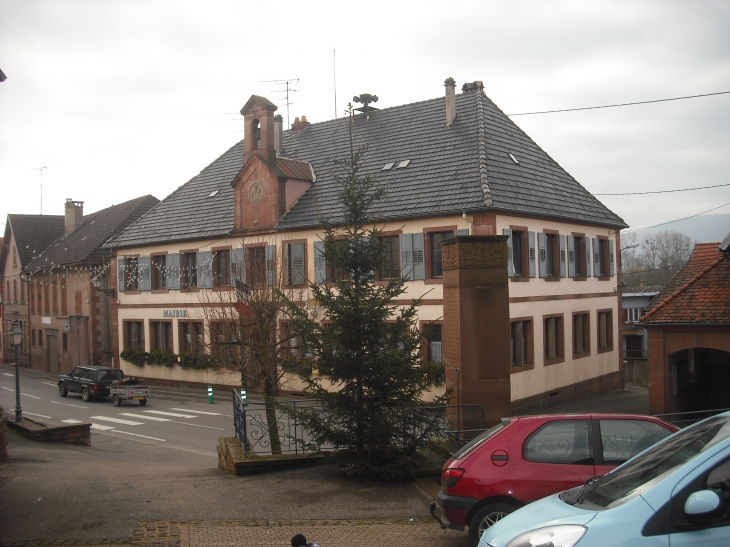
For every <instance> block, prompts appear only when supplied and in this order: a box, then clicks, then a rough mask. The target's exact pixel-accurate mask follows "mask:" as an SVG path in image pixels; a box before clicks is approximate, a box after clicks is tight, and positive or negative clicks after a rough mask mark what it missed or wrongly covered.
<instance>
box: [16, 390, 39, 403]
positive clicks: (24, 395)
mask: <svg viewBox="0 0 730 547" xmlns="http://www.w3.org/2000/svg"><path fill="white" fill-rule="evenodd" d="M20 394H21V395H22V396H23V397H30V398H32V399H38V400H39V401H40V399H41V398H40V397H36V396H35V395H28V394H27V393H23V392H21V393H20Z"/></svg>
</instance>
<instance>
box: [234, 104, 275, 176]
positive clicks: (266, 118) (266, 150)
mask: <svg viewBox="0 0 730 547" xmlns="http://www.w3.org/2000/svg"><path fill="white" fill-rule="evenodd" d="M277 108H278V107H277V106H276V105H275V104H274V103H272V102H271V101H269V100H268V99H267V98H265V97H260V96H259V95H251V98H250V99H249V100H248V102H247V103H246V104H245V105H244V106H243V108H242V109H241V115H242V116H243V123H244V130H243V137H244V140H243V163H244V164H245V163H246V162H247V161H248V160H249V159H250V158H251V156H253V155H257V156H261V157H262V158H264V159H268V160H273V159H275V158H276V148H275V145H274V112H276V109H277Z"/></svg>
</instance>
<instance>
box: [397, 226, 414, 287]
mask: <svg viewBox="0 0 730 547" xmlns="http://www.w3.org/2000/svg"><path fill="white" fill-rule="evenodd" d="M400 268H401V275H402V276H403V279H413V234H401V236H400Z"/></svg>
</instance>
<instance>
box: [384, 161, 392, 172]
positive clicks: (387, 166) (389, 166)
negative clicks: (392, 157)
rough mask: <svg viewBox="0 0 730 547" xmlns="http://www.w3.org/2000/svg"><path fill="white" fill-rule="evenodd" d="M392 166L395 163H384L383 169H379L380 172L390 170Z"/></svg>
mask: <svg viewBox="0 0 730 547" xmlns="http://www.w3.org/2000/svg"><path fill="white" fill-rule="evenodd" d="M394 165H395V162H392V161H391V162H390V163H386V164H385V165H383V168H382V169H381V171H387V170H388V169H392V168H393V166H394Z"/></svg>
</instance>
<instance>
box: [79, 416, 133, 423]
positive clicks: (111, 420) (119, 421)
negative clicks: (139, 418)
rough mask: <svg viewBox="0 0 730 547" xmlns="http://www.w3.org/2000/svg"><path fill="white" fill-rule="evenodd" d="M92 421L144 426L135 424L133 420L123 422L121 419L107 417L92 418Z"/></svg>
mask: <svg viewBox="0 0 730 547" xmlns="http://www.w3.org/2000/svg"><path fill="white" fill-rule="evenodd" d="M89 419H90V420H101V421H102V422H114V423H117V424H124V425H144V423H143V422H133V421H131V420H121V419H119V418H107V417H106V416H91V417H90V418H89Z"/></svg>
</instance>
